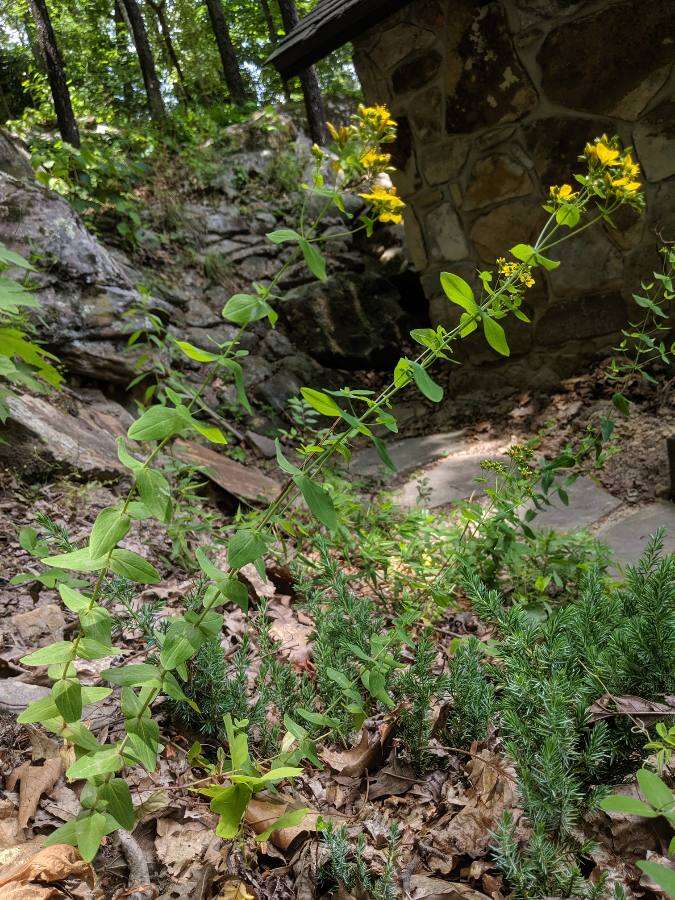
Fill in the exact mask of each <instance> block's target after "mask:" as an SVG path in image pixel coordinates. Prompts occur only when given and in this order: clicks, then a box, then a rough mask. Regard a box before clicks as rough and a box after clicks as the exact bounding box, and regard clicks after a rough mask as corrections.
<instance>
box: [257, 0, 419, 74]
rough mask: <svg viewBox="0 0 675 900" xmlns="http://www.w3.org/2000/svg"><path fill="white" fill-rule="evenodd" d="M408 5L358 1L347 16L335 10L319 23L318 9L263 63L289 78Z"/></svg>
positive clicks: (394, 1) (400, 1) (398, 0)
mask: <svg viewBox="0 0 675 900" xmlns="http://www.w3.org/2000/svg"><path fill="white" fill-rule="evenodd" d="M411 2H412V0H362V2H356V3H352V4H349V10H348V14H345V15H340V9H338V12H337V13H334V14H333V15H331V16H325V17H324V19H323V21H320V20H318V16H316V15H315V13H316V12H319V11H320V6H319V8H318V9H317V10H315V11H314V12H313V13H310V14H309V15H308V16H305V18H304V19H301V20H300V22H299V23H298V25H297V26H296V28H294V29H293V31H291V32H290V33H289V34H288V35H286V37H285V38H284V39H283V40H282V41H281V43H280V44H279V46H278V47H277V48H276V49H275V50H274V52H273V53H272V54H271V55H270V56H269V58H268V60H267V64H271V65H273V66H275V67H276V68H277V70H278V71H279V74H280V75H281V76H282V77H284V78H292V77H293V76H294V75H298V74H299V73H300V72H302V71H303V69H307V68H308V67H309V66H311V65H312V64H313V63H315V62H318V60H320V59H323V58H324V57H325V56H328V54H329V53H331V52H332V51H333V50H336V49H337V48H338V47H342V46H343V45H344V44H347V43H349V41H351V40H353V38H355V37H357V36H358V35H359V34H362V33H363V32H364V31H366V30H367V29H368V28H371V27H372V26H373V25H377V24H378V22H381V21H382V20H383V19H386V18H388V16H390V15H393V13H395V12H398V10H399V9H402V8H403V7H404V6H407V5H408V4H409V3H411Z"/></svg>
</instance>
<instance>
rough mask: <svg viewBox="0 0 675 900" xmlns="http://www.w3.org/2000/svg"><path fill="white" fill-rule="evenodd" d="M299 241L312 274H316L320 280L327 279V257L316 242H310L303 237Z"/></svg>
mask: <svg viewBox="0 0 675 900" xmlns="http://www.w3.org/2000/svg"><path fill="white" fill-rule="evenodd" d="M298 243H299V245H300V249H301V250H302V255H303V256H304V257H305V262H306V263H307V268H308V269H309V271H310V272H311V273H312V275H314V277H315V278H318V279H319V281H327V280H328V275H326V259H325V257H324V255H323V254H322V253H321V251H320V250H319V248H318V247H317V246H316V244H310V243H309V241H305V240H302V239H301V240H300V241H299V242H298Z"/></svg>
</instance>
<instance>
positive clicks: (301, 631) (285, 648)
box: [267, 603, 312, 667]
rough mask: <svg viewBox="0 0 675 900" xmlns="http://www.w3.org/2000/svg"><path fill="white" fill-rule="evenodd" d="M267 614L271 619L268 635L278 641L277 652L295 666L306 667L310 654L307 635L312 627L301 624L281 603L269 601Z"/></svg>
mask: <svg viewBox="0 0 675 900" xmlns="http://www.w3.org/2000/svg"><path fill="white" fill-rule="evenodd" d="M267 615H268V616H269V617H270V619H272V625H271V627H270V635H271V636H272V637H273V638H275V640H277V641H279V642H280V644H281V647H280V648H279V652H280V653H281V654H282V656H285V657H286V658H287V659H288V660H289V661H290V662H292V663H295V665H296V666H301V667H306V666H307V664H308V663H309V660H310V656H311V650H312V648H311V645H310V643H309V636H310V634H311V633H312V627H311V626H309V625H303V624H302V623H301V622H299V621H298V620H297V619H296V617H295V616H294V615H293V611H292V610H291V609H289V608H288V607H287V606H282V604H281V603H270V604H269V606H268V607H267Z"/></svg>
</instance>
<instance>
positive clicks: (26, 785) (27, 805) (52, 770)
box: [7, 757, 63, 828]
mask: <svg viewBox="0 0 675 900" xmlns="http://www.w3.org/2000/svg"><path fill="white" fill-rule="evenodd" d="M62 771H63V762H62V761H61V758H60V757H53V758H52V759H46V760H45V761H44V764H43V765H41V766H33V765H31V764H30V763H29V762H25V763H22V764H21V765H20V766H18V767H17V768H16V769H14V771H13V772H12V773H11V775H10V776H9V778H8V779H7V790H8V791H13V790H14V787H15V785H16V783H17V781H18V782H19V783H20V788H19V815H18V821H19V827H20V828H26V826H27V825H28V821H29V820H30V819H32V818H33V816H34V815H35V812H36V810H37V807H38V803H39V802H40V797H42V795H43V794H46V793H47V792H48V791H50V790H51V789H52V788H53V787H54V785H55V784H56V782H57V781H58V780H59V778H60V777H61V773H62Z"/></svg>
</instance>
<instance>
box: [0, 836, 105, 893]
mask: <svg viewBox="0 0 675 900" xmlns="http://www.w3.org/2000/svg"><path fill="white" fill-rule="evenodd" d="M36 849H37V848H36ZM72 877H75V878H80V879H82V880H84V881H86V882H87V883H88V884H93V882H94V872H93V869H92V867H91V866H90V865H89V863H86V862H84V860H83V859H82V857H81V856H80V854H79V853H78V851H77V850H76V849H75V847H71V846H69V845H68V844H54V845H53V846H51V847H43V848H42V849H37V852H36V853H35V854H34V855H32V856H31V858H30V859H28V860H26V861H24V862H23V863H21V864H20V865H13V866H12V865H10V866H6V867H5V868H3V869H0V887H2V888H3V894H2V896H3V897H6V896H7V894H6V893H5V891H6V890H7V889H8V888H9V886H11V885H16V886H19V885H21V886H23V887H25V886H27V885H30V884H31V882H37V883H38V884H50V883H51V882H53V881H64V880H65V879H66V878H72ZM59 893H60V892H59ZM18 896H21V897H23V895H21V894H17V897H18ZM33 896H35V897H42V896H51V895H50V894H40V893H35V894H32V893H30V892H29V891H27V893H26V897H30V898H31V900H32V898H33ZM57 896H58V894H57Z"/></svg>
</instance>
